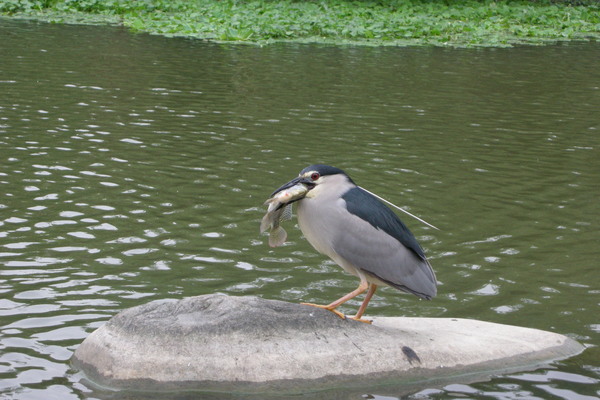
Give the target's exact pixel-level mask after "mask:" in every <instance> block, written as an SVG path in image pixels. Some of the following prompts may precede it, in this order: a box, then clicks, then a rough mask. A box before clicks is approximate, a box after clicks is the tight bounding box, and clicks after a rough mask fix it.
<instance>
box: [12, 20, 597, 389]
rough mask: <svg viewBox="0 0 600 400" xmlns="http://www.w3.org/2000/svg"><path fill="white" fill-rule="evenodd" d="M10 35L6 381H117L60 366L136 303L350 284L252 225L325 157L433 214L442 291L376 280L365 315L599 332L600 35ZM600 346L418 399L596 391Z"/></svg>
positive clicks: (292, 293) (328, 294)
mask: <svg viewBox="0 0 600 400" xmlns="http://www.w3.org/2000/svg"><path fill="white" fill-rule="evenodd" d="M0 37H1V38H2V40H0V54H1V55H2V57H1V60H0V293H1V294H2V295H1V297H0V318H1V324H0V325H1V327H2V328H1V336H0V348H1V349H2V351H1V353H0V378H1V379H0V393H3V395H6V396H8V398H23V399H24V398H27V399H37V398H40V399H42V398H43V399H48V398H60V399H70V398H81V397H95V398H98V397H110V395H109V394H107V393H106V392H103V391H93V389H92V388H91V387H88V386H86V384H85V383H84V381H81V380H80V376H79V375H78V374H76V373H75V372H74V371H72V370H70V367H69V363H68V360H69V358H70V357H71V354H72V351H73V350H74V349H75V348H76V347H77V345H78V344H79V343H80V342H81V341H82V339H83V338H84V337H86V335H88V334H89V333H90V332H91V331H93V330H94V329H96V328H97V327H99V326H100V325H102V324H103V323H104V322H105V321H106V320H107V319H108V318H110V317H111V316H112V315H114V314H115V313H116V312H118V311H119V310H122V309H123V308H126V307H131V306H135V305H138V304H142V303H145V302H147V301H150V300H154V299H160V298H181V297H184V296H192V295H199V294H206V293H214V292H224V293H229V294H232V295H260V296H264V297H267V298H273V299H281V300H288V301H293V302H299V301H308V302H320V303H323V302H327V301H330V300H332V299H335V298H338V297H339V296H340V295H341V294H343V293H346V292H349V291H350V290H353V289H354V288H355V286H356V284H357V282H356V281H355V279H354V278H353V277H350V276H347V275H345V274H343V273H342V272H341V270H340V269H339V268H338V267H337V266H335V265H334V264H333V263H332V262H330V261H328V260H326V259H325V258H324V257H322V256H320V255H318V254H315V252H314V250H313V249H312V248H311V247H310V245H308V243H306V241H305V240H304V239H302V238H301V235H300V233H299V231H298V230H297V229H294V228H293V226H292V225H291V224H290V225H289V227H288V229H287V230H288V233H289V242H288V243H287V244H286V245H285V246H283V247H281V248H277V249H271V248H269V247H268V246H267V244H266V237H265V236H261V235H259V234H258V225H259V221H260V218H261V217H262V214H263V212H264V208H263V206H262V202H263V201H264V200H265V198H266V197H267V196H268V195H269V194H270V193H271V191H272V190H273V189H274V188H276V187H278V185H280V184H281V183H284V182H286V181H287V180H289V179H290V178H292V177H293V176H294V175H295V174H297V172H298V171H299V170H300V169H301V168H303V167H304V166H306V165H308V164H310V163H314V162H326V163H329V164H332V165H335V166H338V167H341V168H344V169H346V170H347V172H348V173H350V174H351V175H352V176H353V178H354V179H355V181H356V182H357V183H359V184H360V185H362V186H364V187H366V188H367V189H369V190H372V191H374V192H377V193H378V194H380V195H382V196H384V197H386V198H388V199H390V200H393V201H394V202H395V203H397V204H399V205H401V206H403V207H405V208H406V209H408V210H409V211H411V212H413V213H416V214H418V215H421V216H423V217H425V219H427V220H429V221H430V222H432V223H433V224H435V225H436V226H439V227H440V228H441V229H442V230H441V231H434V230H431V229H430V228H428V227H426V226H423V225H420V224H419V223H418V222H416V221H414V220H410V219H406V218H404V219H405V222H406V223H407V224H408V225H409V226H410V228H411V230H413V232H414V233H415V234H416V235H417V236H418V238H419V240H420V241H421V243H422V244H423V245H424V247H425V248H426V251H427V254H428V255H429V256H430V258H431V261H432V264H433V266H434V268H435V269H436V272H437V276H438V279H439V280H440V288H439V295H438V297H437V298H436V299H434V300H433V301H431V302H424V301H418V300H417V299H415V298H412V297H409V296H406V295H401V294H399V293H398V292H397V291H395V290H393V289H384V290H381V291H380V292H378V293H377V295H376V296H375V298H374V300H373V301H372V302H371V305H370V307H369V312H370V313H372V314H377V315H388V316H392V315H407V316H439V317H450V316H451V317H466V318H478V319H484V320H488V321H494V322H500V323H508V324H516V325H523V326H528V327H533V328H540V329H546V330H551V331H556V332H559V333H564V334H568V335H570V336H572V337H574V338H576V339H578V340H579V341H581V342H582V343H585V344H588V345H590V346H598V345H599V344H600V336H599V333H600V329H599V328H598V326H599V325H598V319H597V316H596V315H597V308H598V303H597V298H598V294H599V293H600V289H599V288H600V281H599V278H598V274H597V272H596V269H597V268H596V267H597V265H596V261H597V247H598V246H597V245H598V243H600V234H599V231H598V229H597V225H598V223H599V222H600V220H599V217H598V216H599V215H600V213H599V211H600V210H599V208H598V202H597V198H598V196H599V194H600V191H599V189H598V179H597V177H598V172H600V161H599V160H600V158H599V157H598V148H599V147H600V137H599V135H598V129H599V128H600V126H599V124H600V123H599V120H598V117H597V110H598V109H600V87H599V86H598V82H600V79H599V78H600V72H599V71H598V68H597V65H596V64H597V63H596V61H597V54H598V50H599V46H598V44H596V43H583V44H569V45H560V46H551V47H521V48H515V49H501V50H494V49H485V50H444V49H432V48H415V49H412V48H409V49H406V48H360V47H333V46H311V45H282V44H279V45H273V46H267V47H264V48H260V47H254V46H231V45H217V44H208V43H204V42H199V41H191V40H185V39H166V38H161V37H149V36H145V35H131V34H129V33H127V32H125V31H123V30H121V29H118V28H100V27H74V26H55V25H44V24H35V23H28V22H15V21H7V20H1V21H0ZM359 302H360V299H358V300H356V301H352V302H349V304H348V306H346V308H345V309H344V311H346V312H349V313H352V312H353V309H354V308H355V307H357V306H358V304H359ZM598 355H599V353H598V350H597V347H592V348H590V349H588V350H587V351H586V352H584V353H583V354H582V355H580V356H578V357H576V358H574V359H572V360H568V361H562V362H558V363H555V364H554V365H553V366H552V368H546V369H542V370H539V371H535V372H528V373H521V374H514V375H508V376H503V377H498V378H495V379H493V380H491V381H490V382H484V383H477V384H470V385H466V384H464V383H460V382H457V383H456V384H452V385H448V386H446V387H444V388H428V389H425V388H424V389H423V390H422V391H420V392H418V393H416V394H414V397H415V398H427V397H433V398H447V397H470V398H540V399H542V398H543V399H546V398H582V399H583V398H586V399H587V398H598V397H600V392H599V390H598V386H599V385H598V383H599V380H600V363H599V362H598V359H599V357H598ZM365 392H372V393H370V394H368V395H365V396H366V397H369V396H371V397H370V398H380V399H383V398H387V397H384V394H385V395H386V396H390V395H391V396H394V395H395V397H397V396H399V395H400V394H401V393H385V391H384V390H379V389H377V388H375V389H372V390H371V389H368V390H367V389H365ZM332 395H334V394H331V393H329V394H327V396H332ZM340 396H341V394H340ZM329 398H331V397H329Z"/></svg>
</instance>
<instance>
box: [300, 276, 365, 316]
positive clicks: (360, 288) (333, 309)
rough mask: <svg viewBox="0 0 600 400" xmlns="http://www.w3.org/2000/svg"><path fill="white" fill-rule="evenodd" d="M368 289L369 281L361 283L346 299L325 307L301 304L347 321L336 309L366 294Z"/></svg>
mask: <svg viewBox="0 0 600 400" xmlns="http://www.w3.org/2000/svg"><path fill="white" fill-rule="evenodd" d="M368 287H369V283H368V282H367V281H361V282H360V285H358V287H357V288H356V289H355V290H353V291H352V292H350V293H348V294H347V295H345V296H344V297H340V298H339V299H337V300H336V301H334V302H333V303H330V304H327V305H326V306H323V305H320V304H312V303H301V304H303V305H305V306H312V307H317V308H324V309H325V310H329V311H331V312H332V313H334V314H336V315H337V316H338V317H340V318H342V319H346V316H345V315H344V314H342V313H341V312H339V311H338V310H336V308H338V307H339V306H340V305H342V304H343V303H345V302H347V301H348V300H350V299H352V298H354V297H356V296H358V295H359V294H361V293H362V292H364V291H365V290H367V288H368ZM365 307H366V306H365ZM363 312H364V311H363Z"/></svg>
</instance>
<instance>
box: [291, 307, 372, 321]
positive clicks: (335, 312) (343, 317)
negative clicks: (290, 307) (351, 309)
mask: <svg viewBox="0 0 600 400" xmlns="http://www.w3.org/2000/svg"><path fill="white" fill-rule="evenodd" d="M300 304H302V305H304V306H311V307H317V308H322V309H324V310H328V311H331V312H332V313H334V314H335V315H337V316H338V317H340V318H341V319H346V316H345V315H344V314H342V313H341V312H339V311H338V310H336V309H335V307H330V306H322V305H320V304H313V303H300ZM363 322H364V321H363Z"/></svg>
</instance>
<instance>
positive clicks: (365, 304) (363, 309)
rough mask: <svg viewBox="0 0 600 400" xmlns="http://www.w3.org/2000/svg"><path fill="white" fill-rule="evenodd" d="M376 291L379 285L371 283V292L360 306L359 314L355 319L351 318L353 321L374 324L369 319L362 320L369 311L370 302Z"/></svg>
mask: <svg viewBox="0 0 600 400" xmlns="http://www.w3.org/2000/svg"><path fill="white" fill-rule="evenodd" d="M376 290H377V285H376V284H374V283H370V284H369V291H368V292H367V295H366V296H365V299H364V300H363V302H362V304H361V305H360V308H359V309H358V312H357V313H356V315H355V316H354V317H350V319H353V320H355V321H360V322H365V323H367V324H370V323H372V322H373V321H370V320H368V319H362V318H361V317H362V316H363V314H364V313H365V310H366V309H367V304H369V301H370V300H371V297H373V295H374V294H375V291H376Z"/></svg>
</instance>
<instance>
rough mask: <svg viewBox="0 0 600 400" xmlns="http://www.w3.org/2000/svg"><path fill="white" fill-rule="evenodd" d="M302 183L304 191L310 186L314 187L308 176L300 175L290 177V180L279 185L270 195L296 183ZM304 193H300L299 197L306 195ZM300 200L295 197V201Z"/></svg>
mask: <svg viewBox="0 0 600 400" xmlns="http://www.w3.org/2000/svg"><path fill="white" fill-rule="evenodd" d="M299 184H301V185H304V187H306V189H307V190H306V193H308V192H309V191H310V190H311V189H312V188H314V187H315V184H314V182H313V181H311V180H310V179H308V178H303V177H301V176H299V177H298V178H295V179H292V180H291V181H289V182H288V183H285V184H283V185H282V186H281V187H279V188H278V189H277V190H275V191H274V192H273V193H271V196H270V197H273V196H275V195H276V194H277V193H279V192H281V191H284V190H286V189H289V188H291V187H294V186H296V185H299ZM306 193H304V194H303V195H302V197H301V198H304V196H306ZM297 200H300V198H298V199H296V200H295V201H297Z"/></svg>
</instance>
